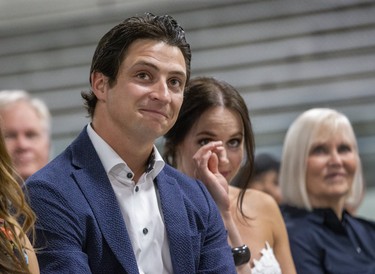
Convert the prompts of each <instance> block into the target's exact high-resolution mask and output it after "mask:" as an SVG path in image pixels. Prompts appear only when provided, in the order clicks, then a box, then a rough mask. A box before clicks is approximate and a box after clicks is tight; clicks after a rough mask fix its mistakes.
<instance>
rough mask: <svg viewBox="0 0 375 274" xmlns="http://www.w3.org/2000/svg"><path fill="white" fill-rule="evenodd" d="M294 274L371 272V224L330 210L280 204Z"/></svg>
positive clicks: (374, 258)
mask: <svg viewBox="0 0 375 274" xmlns="http://www.w3.org/2000/svg"><path fill="white" fill-rule="evenodd" d="M281 212H282V214H283V216H284V220H285V224H286V227H287V230H288V236H289V241H290V247H291V251H292V256H293V259H294V262H295V265H296V269H297V273H298V274H323V273H325V274H346V273H348V274H349V273H350V274H374V273H375V223H374V222H371V221H368V220H364V219H361V218H356V217H353V216H351V215H350V214H349V213H348V212H346V211H344V212H343V217H342V221H340V220H339V219H338V218H337V216H336V214H335V213H334V212H333V211H332V210H331V209H314V210H313V211H312V212H310V211H307V210H305V209H299V208H295V207H291V206H281Z"/></svg>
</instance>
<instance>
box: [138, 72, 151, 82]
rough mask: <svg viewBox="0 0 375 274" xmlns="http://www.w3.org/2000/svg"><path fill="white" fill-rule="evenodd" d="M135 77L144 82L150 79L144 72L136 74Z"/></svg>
mask: <svg viewBox="0 0 375 274" xmlns="http://www.w3.org/2000/svg"><path fill="white" fill-rule="evenodd" d="M137 77H138V78H139V79H145V80H147V79H150V76H149V75H148V74H147V73H145V72H140V73H138V74H137Z"/></svg>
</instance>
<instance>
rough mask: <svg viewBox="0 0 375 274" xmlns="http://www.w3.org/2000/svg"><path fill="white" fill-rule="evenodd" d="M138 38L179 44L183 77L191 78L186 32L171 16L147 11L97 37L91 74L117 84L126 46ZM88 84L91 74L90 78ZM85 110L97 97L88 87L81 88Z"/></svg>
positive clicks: (94, 103)
mask: <svg viewBox="0 0 375 274" xmlns="http://www.w3.org/2000/svg"><path fill="white" fill-rule="evenodd" d="M138 39H152V40H156V41H163V42H165V43H167V44H168V45H171V46H176V47H178V48H179V49H180V50H181V52H182V54H183V56H184V59H185V63H186V76H187V78H186V81H188V80H189V78H190V61H191V50H190V45H189V44H188V43H187V42H186V38H185V32H184V30H183V28H182V27H181V26H180V25H179V24H178V23H177V21H176V20H175V19H173V17H171V16H169V15H163V16H155V15H153V14H151V13H146V14H145V16H143V17H141V16H140V17H130V18H127V19H125V20H124V21H123V22H122V23H120V24H118V25H117V26H115V27H113V28H112V29H111V30H110V31H108V32H107V33H106V34H105V35H104V36H103V37H102V38H101V39H100V41H99V43H98V45H97V47H96V50H95V53H94V56H93V58H92V62H91V69H90V75H91V74H92V73H93V72H101V73H103V74H104V75H105V76H107V77H108V84H109V85H110V86H113V85H114V84H116V80H117V74H118V71H119V68H120V66H121V64H122V62H123V61H124V57H125V55H126V53H127V49H128V48H129V46H130V45H131V44H132V43H133V42H134V41H136V40H138ZM90 84H91V78H90ZM81 96H82V98H83V99H84V100H85V107H86V109H87V111H88V114H89V115H90V116H91V117H93V115H94V111H95V106H96V103H97V98H96V96H95V94H94V93H93V92H92V90H90V91H89V92H82V93H81Z"/></svg>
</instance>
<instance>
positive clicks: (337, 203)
mask: <svg viewBox="0 0 375 274" xmlns="http://www.w3.org/2000/svg"><path fill="white" fill-rule="evenodd" d="M279 179H280V186H281V192H282V196H283V202H284V203H285V205H283V206H282V213H283V216H284V220H285V223H286V226H287V229H288V233H289V240H290V246H291V250H292V255H293V259H294V262H295V265H296V268H297V272H298V273H314V274H323V273H337V274H338V273H341V274H343V273H361V274H366V273H368V274H370V273H372V274H373V273H375V223H373V222H370V221H367V220H363V219H360V218H356V217H353V216H352V215H350V213H348V212H347V211H346V210H345V208H346V207H347V206H348V205H355V204H357V203H358V201H359V200H360V199H361V195H362V190H363V177H362V167H361V160H360V157H359V153H358V146H357V141H356V137H355V134H354V131H353V128H352V125H351V123H350V121H349V119H348V118H347V117H346V116H345V115H344V114H342V113H340V112H338V111H336V110H333V109H328V108H315V109H310V110H308V111H306V112H304V113H302V114H301V115H300V116H299V117H298V118H297V119H296V120H295V121H294V122H293V123H292V125H291V126H290V128H289V130H288V132H287V134H286V137H285V141H284V147H283V155H282V160H281V167H280V178H279Z"/></svg>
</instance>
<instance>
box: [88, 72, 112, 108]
mask: <svg viewBox="0 0 375 274" xmlns="http://www.w3.org/2000/svg"><path fill="white" fill-rule="evenodd" d="M107 88H108V77H107V76H105V75H104V74H103V73H101V72H97V71H94V72H93V73H91V89H92V91H93V92H94V94H95V96H96V98H98V100H100V101H105V98H106V91H107Z"/></svg>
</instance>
